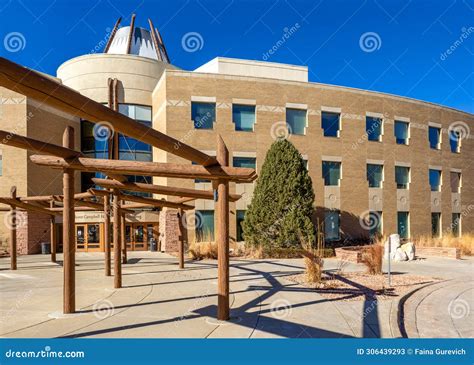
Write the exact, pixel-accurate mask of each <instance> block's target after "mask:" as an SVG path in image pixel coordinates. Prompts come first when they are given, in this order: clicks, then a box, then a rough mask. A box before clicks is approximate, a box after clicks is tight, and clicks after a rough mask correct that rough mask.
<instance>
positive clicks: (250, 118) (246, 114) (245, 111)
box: [232, 104, 255, 132]
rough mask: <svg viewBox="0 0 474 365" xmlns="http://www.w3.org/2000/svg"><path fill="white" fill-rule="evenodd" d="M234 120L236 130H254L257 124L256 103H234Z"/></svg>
mask: <svg viewBox="0 0 474 365" xmlns="http://www.w3.org/2000/svg"><path fill="white" fill-rule="evenodd" d="M232 121H233V122H234V124H235V130H236V131H247V132H251V131H253V126H254V124H255V105H238V104H233V105H232Z"/></svg>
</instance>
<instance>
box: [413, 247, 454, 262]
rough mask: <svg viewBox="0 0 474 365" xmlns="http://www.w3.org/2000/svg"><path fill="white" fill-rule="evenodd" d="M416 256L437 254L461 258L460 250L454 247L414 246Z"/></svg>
mask: <svg viewBox="0 0 474 365" xmlns="http://www.w3.org/2000/svg"><path fill="white" fill-rule="evenodd" d="M415 254H416V256H438V257H447V258H450V259H457V260H459V259H460V258H461V250H460V249H459V248H455V247H418V246H415Z"/></svg>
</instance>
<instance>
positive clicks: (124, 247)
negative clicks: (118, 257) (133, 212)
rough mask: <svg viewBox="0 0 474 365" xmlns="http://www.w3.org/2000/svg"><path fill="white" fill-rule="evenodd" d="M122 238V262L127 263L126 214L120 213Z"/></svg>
mask: <svg viewBox="0 0 474 365" xmlns="http://www.w3.org/2000/svg"><path fill="white" fill-rule="evenodd" d="M120 220H121V221H120V238H121V240H120V241H121V246H122V264H126V263H127V242H126V239H125V214H120Z"/></svg>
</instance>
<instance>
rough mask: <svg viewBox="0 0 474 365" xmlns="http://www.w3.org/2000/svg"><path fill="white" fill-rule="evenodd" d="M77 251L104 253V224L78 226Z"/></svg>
mask: <svg viewBox="0 0 474 365" xmlns="http://www.w3.org/2000/svg"><path fill="white" fill-rule="evenodd" d="M76 249H77V251H85V252H97V251H103V239H102V224H100V223H92V224H78V225H76Z"/></svg>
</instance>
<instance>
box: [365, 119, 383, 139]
mask: <svg viewBox="0 0 474 365" xmlns="http://www.w3.org/2000/svg"><path fill="white" fill-rule="evenodd" d="M382 123H383V119H381V118H374V117H366V118H365V131H366V133H367V138H368V140H369V141H380V140H381V139H382Z"/></svg>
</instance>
